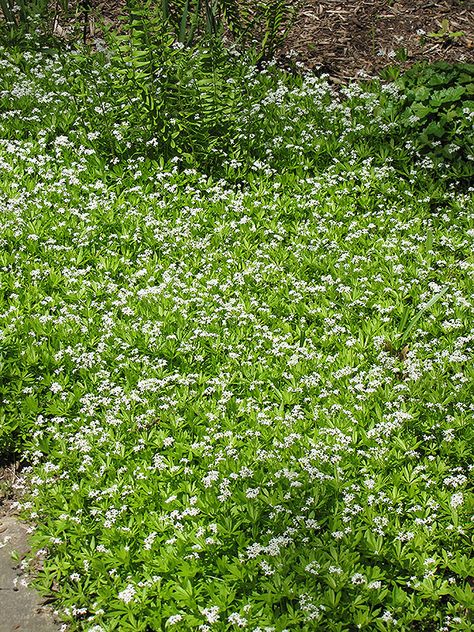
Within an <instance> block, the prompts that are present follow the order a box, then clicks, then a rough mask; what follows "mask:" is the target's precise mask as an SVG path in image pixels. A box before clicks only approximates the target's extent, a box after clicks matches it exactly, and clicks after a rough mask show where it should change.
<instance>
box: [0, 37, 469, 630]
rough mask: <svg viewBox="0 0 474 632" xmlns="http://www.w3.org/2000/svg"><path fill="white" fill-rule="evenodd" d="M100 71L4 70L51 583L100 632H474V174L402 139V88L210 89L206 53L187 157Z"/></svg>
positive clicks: (299, 83)
mask: <svg viewBox="0 0 474 632" xmlns="http://www.w3.org/2000/svg"><path fill="white" fill-rule="evenodd" d="M172 50H173V51H175V50H178V53H177V54H176V55H178V54H180V53H179V50H180V49H172ZM170 54H171V53H170ZM172 54H173V55H175V53H174V52H173V53H172ZM104 55H105V53H104ZM183 55H188V53H187V52H184V53H183ZM204 55H207V53H204ZM104 59H106V57H98V58H96V59H95V61H94V58H91V59H89V58H87V57H85V56H84V57H81V56H80V55H77V54H72V53H62V54H61V55H57V54H56V53H53V52H51V51H50V52H44V51H43V52H38V51H34V50H32V51H30V52H25V53H21V52H18V51H14V50H11V51H7V50H5V49H4V50H2V51H1V59H0V65H1V70H2V74H1V88H0V104H1V113H0V135H1V140H0V169H1V172H2V175H1V193H0V210H1V224H0V244H1V250H0V271H1V295H0V296H1V301H0V317H1V334H0V362H1V367H2V369H1V384H0V398H1V400H2V411H1V415H2V417H1V430H0V432H1V434H0V449H1V450H2V451H3V452H4V453H7V452H11V451H14V450H17V451H20V450H21V451H22V453H23V456H24V459H25V460H26V461H27V462H28V463H29V467H28V468H26V469H25V470H24V474H23V482H22V485H23V492H24V496H23V497H22V498H21V509H22V511H23V512H24V515H25V517H27V518H29V519H31V520H32V521H33V522H34V523H36V524H37V527H36V528H35V530H34V533H33V536H32V542H33V546H34V552H35V555H34V557H33V560H32V565H33V568H38V566H41V570H40V572H39V575H38V578H37V585H39V586H40V587H42V588H43V589H44V590H45V592H46V593H49V594H53V595H54V596H55V598H56V600H57V601H56V606H57V608H58V610H59V612H60V613H61V616H62V617H63V618H64V620H65V621H66V622H68V623H69V624H70V626H71V627H70V629H71V630H88V631H89V632H100V631H103V632H109V631H112V630H120V631H121V632H122V631H132V630H133V631H143V632H145V631H147V632H149V631H159V630H182V631H187V630H199V631H201V632H206V631H209V630H211V631H230V630H237V629H247V630H253V631H254V632H258V631H259V632H262V631H265V632H269V631H275V632H283V631H284V630H287V631H290V630H291V631H293V630H303V631H308V632H310V631H314V630H321V631H341V632H342V631H348V632H349V631H353V630H358V629H364V630H379V631H381V632H385V631H389V630H395V629H398V630H416V631H419V630H424V631H426V632H432V631H433V630H458V631H467V630H470V629H472V627H471V625H472V621H471V620H470V608H472V605H473V598H472V592H471V588H470V582H471V581H472V576H473V562H472V555H471V553H472V524H473V523H472V521H471V513H472V507H473V502H472V487H471V484H470V476H471V474H472V464H471V463H472V446H473V436H472V434H473V433H472V384H473V366H472V350H473V342H474V330H473V328H472V315H473V303H472V300H473V283H472V272H473V265H474V262H473V259H472V252H473V237H474V226H473V222H472V217H473V213H472V211H473V200H472V189H469V185H470V182H469V180H468V178H466V177H463V176H465V171H464V164H461V163H460V162H459V160H458V159H456V160H453V161H452V162H450V161H449V159H448V158H443V159H442V160H436V161H435V160H432V159H430V158H429V157H427V156H426V155H425V154H424V153H417V150H416V148H415V149H414V148H413V147H414V146H413V139H411V140H410V137H409V136H404V135H403V134H404V133H402V132H401V131H400V133H399V134H398V135H397V134H396V133H394V130H397V129H399V130H402V129H403V125H402V122H401V120H400V118H398V117H397V115H396V112H394V110H393V109H391V105H390V104H391V103H393V101H396V102H399V103H402V101H403V99H402V96H401V92H400V88H399V87H397V86H396V85H394V84H388V85H382V86H375V87H374V86H371V87H366V88H364V87H361V86H357V85H354V86H351V87H348V88H345V89H344V90H343V92H342V94H341V95H340V96H338V95H336V94H335V93H334V91H333V90H332V88H331V86H329V85H328V84H327V83H326V82H325V80H324V78H323V79H317V78H315V77H311V76H308V77H303V78H297V77H294V78H292V77H289V76H286V75H283V74H282V73H279V72H278V71H276V69H275V68H274V67H273V66H272V65H269V66H267V67H266V68H264V71H263V72H262V73H258V72H256V71H255V69H252V68H250V67H248V66H245V64H244V63H243V62H239V61H235V63H234V70H233V71H232V74H230V75H229V76H228V77H227V78H226V77H225V74H224V70H220V71H219V73H217V74H216V72H217V71H213V73H214V75H212V76H215V77H217V78H216V79H215V81H214V83H212V82H211V83H207V84H206V83H205V81H206V80H207V81H208V82H209V77H210V75H209V74H206V73H207V71H206V67H207V66H206V65H205V64H204V63H203V64H201V61H199V60H202V59H203V58H202V57H199V53H196V56H195V58H194V61H192V60H191V58H190V57H189V56H188V57H182V58H180V60H181V61H180V60H179V59H177V60H175V61H173V64H172V68H173V69H175V70H176V69H177V68H178V70H179V69H180V68H181V66H180V64H181V65H182V68H181V70H179V72H181V71H182V72H184V70H185V67H186V64H185V63H184V61H183V60H186V59H187V60H188V61H189V63H191V61H192V63H195V65H194V66H193V68H194V69H196V68H201V70H199V73H200V74H196V76H195V80H196V82H197V83H196V85H197V86H200V87H199V89H196V88H195V87H194V88H193V87H192V86H190V87H189V86H188V88H189V91H188V92H185V94H186V95H187V96H186V98H187V99H188V101H187V102H188V103H189V105H190V109H191V113H192V116H193V125H196V126H197V129H198V132H199V134H200V135H199V134H198V135H197V134H195V133H194V132H192V129H194V128H192V129H191V128H186V126H185V125H184V123H183V119H182V118H180V117H183V116H184V114H183V112H182V111H177V112H176V113H175V117H176V118H175V120H176V121H180V120H181V123H182V130H184V131H182V134H181V132H180V128H179V127H176V129H175V130H174V131H177V133H176V134H175V135H174V136H173V133H174V132H173V131H170V130H171V129H172V126H173V125H174V124H175V123H171V121H170V119H169V118H168V116H167V112H168V111H167V110H166V108H165V106H163V108H164V109H162V110H160V114H159V115H158V114H156V116H157V118H156V119H153V121H154V122H153V126H155V125H156V124H157V123H156V121H158V120H159V121H161V127H160V128H159V129H158V128H156V129H155V128H154V127H153V126H152V124H151V123H150V120H149V119H148V118H147V116H146V112H147V110H146V108H147V107H148V106H147V105H146V102H145V105H143V101H142V99H146V98H148V97H147V94H151V92H150V91H149V93H147V92H146V91H145V92H144V93H140V92H137V93H136V94H135V93H134V92H133V90H135V88H134V87H133V86H135V84H133V82H131V80H130V82H128V80H127V79H126V78H125V79H124V78H123V77H124V75H123V74H121V73H123V68H124V66H120V62H119V61H118V59H116V60H115V61H109V62H104ZM196 60H197V61H196ZM170 63H171V62H170ZM101 64H102V65H101ZM104 64H105V65H104ZM107 64H108V65H107ZM200 64H201V65H200ZM229 67H230V66H225V67H224V69H226V68H229ZM226 72H227V70H226ZM87 73H88V74H87ZM114 73H116V74H115V75H114ZM196 73H198V70H196ZM178 74H179V73H178ZM150 76H151V75H150ZM120 77H122V79H120ZM145 79H146V77H145ZM111 81H112V84H111ZM146 81H148V80H147V79H146ZM199 82H202V83H199ZM132 84H133V85H132ZM147 85H148V84H147ZM111 86H112V87H113V90H112V88H111ZM216 86H219V92H218V93H217V92H216ZM188 88H186V90H187V89H188ZM121 89H122V92H121V91H120V90H121ZM147 89H149V90H151V88H147ZM183 90H184V88H183ZM193 90H194V92H193ZM227 90H229V91H230V92H227ZM156 94H157V95H159V92H156ZM167 94H169V93H167ZM202 94H205V95H208V97H209V99H211V96H210V95H213V96H212V99H213V101H212V102H211V106H209V107H211V110H207V109H206V108H207V107H208V106H207V105H205V106H203V103H204V102H205V100H204V101H203V100H201V102H200V103H201V105H199V95H202ZM229 94H232V95H233V97H234V101H232V102H231V101H229V100H228V95H229ZM133 95H135V96H133ZM130 96H132V98H133V99H135V101H133V100H132V102H131V103H129V101H128V99H129V98H130ZM156 98H161V97H156ZM206 98H207V97H206ZM161 102H162V103H166V99H164V98H163V100H162V101H160V103H161ZM212 104H219V107H220V108H221V111H222V112H223V114H222V116H223V117H224V118H223V119H221V120H220V119H216V121H215V124H214V127H212V126H211V125H210V119H205V123H204V125H203V126H201V127H200V126H199V116H200V115H202V116H204V117H205V116H209V115H208V114H205V113H206V112H208V111H211V112H212V107H214V105H212ZM200 107H201V108H202V107H204V110H202V109H201V110H200V109H199V108H200ZM226 108H228V109H226ZM154 111H156V112H158V110H154ZM163 113H165V114H166V116H165V115H164V114H163ZM188 113H189V112H188ZM196 116H197V117H198V118H196ZM226 116H228V117H229V118H228V119H226V118H225V117H226ZM466 116H471V115H470V114H466ZM134 117H135V118H134ZM140 121H141V122H142V123H143V125H142V126H140V125H141V124H140ZM206 121H207V122H206ZM222 121H226V122H225V123H223V122H222ZM147 125H148V127H147ZM163 129H164V130H165V131H164V132H163V133H162V130H163ZM168 132H169V135H168V136H166V135H165V133H166V134H168ZM451 133H452V137H451V140H452V141H453V142H456V143H461V142H462V139H461V138H459V137H457V136H456V133H455V129H454V131H453V132H450V134H451ZM150 134H151V135H150ZM153 138H155V139H156V142H155V143H153V142H151V141H152V139H153ZM193 139H194V140H195V143H194V145H195V146H194V147H193V146H192V142H193ZM171 140H173V143H174V146H173V145H172V144H171ZM407 142H408V146H407V145H406V143H407ZM172 150H173V151H174V154H173V151H172ZM167 152H169V153H168V154H167ZM165 158H166V159H165ZM168 158H169V160H168ZM471 158H472V156H471ZM466 160H467V158H466ZM20 491H21V490H19V492H20ZM40 562H41V563H40Z"/></svg>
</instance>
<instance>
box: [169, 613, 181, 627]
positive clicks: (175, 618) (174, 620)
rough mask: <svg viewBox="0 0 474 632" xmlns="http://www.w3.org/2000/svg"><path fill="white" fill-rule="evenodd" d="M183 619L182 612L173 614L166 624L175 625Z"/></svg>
mask: <svg viewBox="0 0 474 632" xmlns="http://www.w3.org/2000/svg"><path fill="white" fill-rule="evenodd" d="M182 620H183V616H182V615H180V614H173V615H171V617H168V619H167V621H166V625H174V624H175V623H179V622H180V621H182Z"/></svg>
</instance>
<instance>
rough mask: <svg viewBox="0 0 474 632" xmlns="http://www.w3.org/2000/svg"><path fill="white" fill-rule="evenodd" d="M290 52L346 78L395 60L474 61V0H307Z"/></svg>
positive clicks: (371, 71)
mask: <svg viewBox="0 0 474 632" xmlns="http://www.w3.org/2000/svg"><path fill="white" fill-rule="evenodd" d="M442 33H444V35H442ZM458 33H462V34H461V35H459V34H458ZM430 34H431V35H430ZM433 34H438V36H437V37H435V36H434V35H433ZM290 50H294V51H296V52H297V53H298V55H297V57H296V59H297V60H299V61H301V62H302V63H304V65H305V66H307V67H309V68H317V69H320V70H321V71H323V72H327V73H328V74H329V75H330V76H331V77H333V78H336V79H339V80H342V81H347V80H348V79H352V78H354V77H357V76H358V75H360V74H361V73H366V74H369V75H374V74H377V73H378V72H379V71H380V70H381V69H382V68H384V67H386V66H390V65H393V64H394V63H397V64H400V63H401V65H402V66H403V67H409V66H411V65H413V64H414V63H415V62H419V61H429V62H434V61H439V60H445V61H448V62H468V63H474V1H473V0H465V1H461V0H445V1H444V2H429V1H427V0H399V1H390V0H344V1H341V0H305V1H304V2H302V7H301V9H300V12H299V16H298V18H297V19H296V22H295V24H294V26H293V28H292V29H291V31H290V33H289V37H288V39H287V41H286V44H285V46H284V52H286V53H288V52H289V51H290Z"/></svg>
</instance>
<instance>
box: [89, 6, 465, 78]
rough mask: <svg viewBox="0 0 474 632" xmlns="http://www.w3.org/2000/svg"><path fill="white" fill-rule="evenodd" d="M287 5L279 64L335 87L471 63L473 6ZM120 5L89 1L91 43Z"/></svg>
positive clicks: (114, 15) (119, 8) (112, 21)
mask: <svg viewBox="0 0 474 632" xmlns="http://www.w3.org/2000/svg"><path fill="white" fill-rule="evenodd" d="M269 1H270V0H269ZM287 1H288V3H289V4H294V5H297V6H300V9H299V14H298V17H297V18H296V20H295V23H294V25H293V26H292V28H291V29H290V32H289V35H288V38H287V40H286V43H285V44H284V46H282V48H281V49H280V50H279V51H278V54H277V56H278V57H279V58H280V59H282V60H283V59H285V57H286V55H287V54H289V53H291V55H294V59H295V60H296V61H299V62H301V63H302V64H303V65H304V67H306V68H310V69H317V70H319V71H320V72H324V73H327V74H329V75H330V77H331V78H332V79H334V80H335V81H336V82H341V81H342V82H345V81H347V80H349V79H353V78H356V77H358V76H359V75H361V74H368V75H370V76H372V75H375V74H377V73H378V72H379V71H380V70H381V69H382V68H384V67H386V66H390V65H393V64H394V63H397V64H398V65H401V66H403V67H409V66H411V65H413V64H414V63H415V62H418V61H429V62H433V61H438V60H445V61H448V62H469V63H474V0H444V1H443V2H430V1H429V0H287ZM245 2H248V0H245ZM124 4H125V0H91V5H92V9H91V13H90V20H89V25H90V29H89V41H91V42H92V40H93V39H94V38H95V37H97V36H99V37H100V23H101V21H102V20H105V22H106V23H108V24H110V25H114V23H115V24H116V23H117V16H118V15H119V14H120V12H121V10H122V9H123V6H124ZM443 32H445V34H444V35H442V36H438V37H435V36H434V35H433V34H441V33H443ZM459 33H462V34H461V35H459Z"/></svg>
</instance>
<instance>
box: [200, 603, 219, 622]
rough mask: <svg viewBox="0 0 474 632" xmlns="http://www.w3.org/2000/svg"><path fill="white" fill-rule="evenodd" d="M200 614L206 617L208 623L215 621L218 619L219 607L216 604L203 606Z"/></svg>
mask: <svg viewBox="0 0 474 632" xmlns="http://www.w3.org/2000/svg"><path fill="white" fill-rule="evenodd" d="M202 614H203V615H204V616H205V617H206V619H207V621H208V623H216V621H219V608H218V607H217V606H212V607H211V608H204V610H203V611H202Z"/></svg>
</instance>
